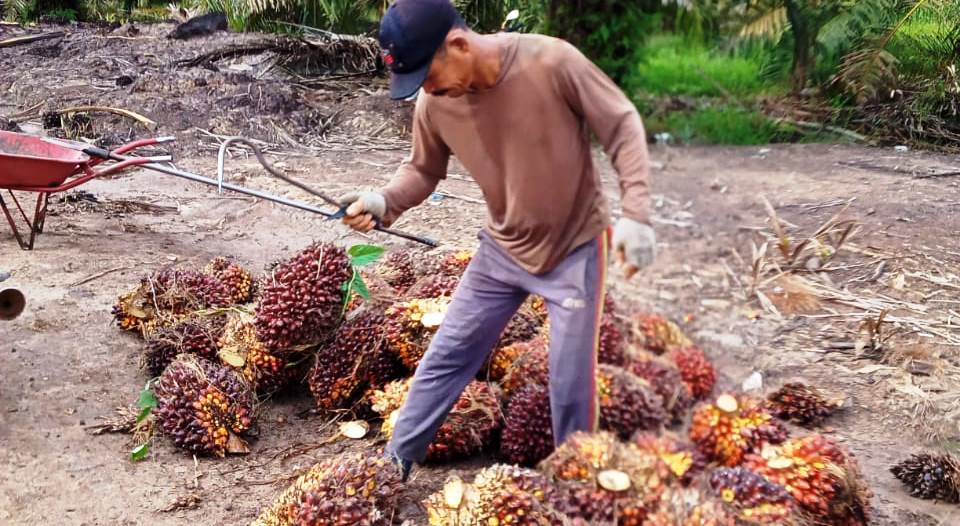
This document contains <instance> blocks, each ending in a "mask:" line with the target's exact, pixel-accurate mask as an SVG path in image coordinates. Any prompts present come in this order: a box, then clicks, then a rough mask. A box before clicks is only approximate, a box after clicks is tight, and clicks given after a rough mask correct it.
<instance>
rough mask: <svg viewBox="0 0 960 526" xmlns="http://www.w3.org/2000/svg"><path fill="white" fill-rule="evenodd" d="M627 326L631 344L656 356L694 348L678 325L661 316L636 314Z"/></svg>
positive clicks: (643, 313)
mask: <svg viewBox="0 0 960 526" xmlns="http://www.w3.org/2000/svg"><path fill="white" fill-rule="evenodd" d="M627 326H628V327H629V335H630V337H629V338H628V339H629V341H630V343H631V344H632V345H634V346H638V347H641V348H643V349H645V350H647V351H650V352H652V353H654V354H664V353H666V352H670V351H672V350H674V349H680V348H684V347H691V346H693V342H692V341H690V338H688V337H687V335H686V334H684V333H683V331H682V330H681V329H680V327H678V326H677V324H675V323H674V322H672V321H670V320H669V319H667V318H665V317H663V316H661V315H659V314H650V313H645V312H641V313H637V314H634V315H632V316H631V317H630V318H629V320H628V321H627Z"/></svg>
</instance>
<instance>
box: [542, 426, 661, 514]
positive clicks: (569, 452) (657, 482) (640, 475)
mask: <svg viewBox="0 0 960 526" xmlns="http://www.w3.org/2000/svg"><path fill="white" fill-rule="evenodd" d="M538 468H539V470H540V471H541V472H543V473H544V474H545V475H546V476H547V477H548V479H549V480H550V481H551V482H552V483H553V484H554V486H555V487H556V490H557V491H556V497H555V502H556V506H557V508H558V509H559V510H560V511H563V512H564V513H565V514H567V515H568V516H569V517H570V518H571V519H574V520H580V521H586V523H587V524H612V523H613V522H612V521H613V520H614V517H617V522H616V524H618V525H623V526H639V525H641V524H644V522H643V521H644V519H645V518H646V516H647V514H648V513H649V512H650V510H652V509H653V506H654V503H655V502H656V501H657V500H658V499H659V497H660V495H661V493H662V492H663V490H664V489H665V487H666V485H667V484H669V483H670V481H671V475H670V473H669V471H668V469H667V468H666V466H665V465H664V464H663V463H661V462H660V460H659V459H658V458H656V456H654V455H652V454H649V453H648V452H645V451H641V450H640V449H638V448H636V447H634V446H632V445H630V444H624V443H623V442H620V441H619V440H618V439H617V437H616V435H614V434H613V433H610V432H606V431H601V432H598V433H585V432H577V433H573V434H572V435H570V436H569V438H567V440H566V441H565V442H564V443H563V444H561V445H560V446H559V447H557V449H556V450H555V451H554V452H553V453H551V454H550V456H548V457H547V458H546V459H544V460H543V461H542V462H540V464H539V466H538Z"/></svg>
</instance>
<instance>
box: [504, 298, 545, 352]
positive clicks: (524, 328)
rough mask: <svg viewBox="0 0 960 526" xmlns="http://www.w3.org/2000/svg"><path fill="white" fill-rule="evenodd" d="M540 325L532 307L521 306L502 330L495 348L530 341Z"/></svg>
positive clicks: (536, 333)
mask: <svg viewBox="0 0 960 526" xmlns="http://www.w3.org/2000/svg"><path fill="white" fill-rule="evenodd" d="M541 325H542V322H541V321H540V318H539V317H538V316H537V314H536V312H534V311H533V309H532V307H530V306H528V305H527V304H523V305H522V306H521V307H520V308H519V309H518V310H517V312H516V313H515V314H514V315H513V317H511V318H510V322H509V323H507V326H506V327H505V328H504V329H503V332H502V333H501V334H500V339H499V340H498V341H497V346H498V347H501V346H505V345H511V344H514V343H520V342H526V341H530V340H532V339H533V338H536V337H537V335H538V333H539V331H540V326H541Z"/></svg>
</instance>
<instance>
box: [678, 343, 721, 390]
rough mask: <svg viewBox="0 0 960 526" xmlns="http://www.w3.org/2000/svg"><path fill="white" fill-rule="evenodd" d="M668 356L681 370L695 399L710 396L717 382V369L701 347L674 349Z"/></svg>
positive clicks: (684, 381) (681, 374)
mask: <svg viewBox="0 0 960 526" xmlns="http://www.w3.org/2000/svg"><path fill="white" fill-rule="evenodd" d="M667 357H668V358H669V359H670V360H672V361H673V363H674V364H675V365H676V366H677V369H679V370H680V378H682V379H683V383H684V384H685V385H686V386H687V389H689V390H690V394H691V395H692V396H693V398H694V399H695V400H703V399H705V398H706V397H708V396H710V393H712V392H713V386H714V385H715V384H716V383H717V371H716V369H715V368H714V367H713V364H712V363H711V362H710V360H709V359H708V358H707V355H706V354H704V353H703V351H702V350H701V349H700V348H699V347H683V348H679V349H674V350H673V351H670V353H669V354H668V355H667Z"/></svg>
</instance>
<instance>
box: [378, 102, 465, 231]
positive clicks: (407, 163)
mask: <svg viewBox="0 0 960 526" xmlns="http://www.w3.org/2000/svg"><path fill="white" fill-rule="evenodd" d="M426 97H427V96H426V95H425V94H422V93H421V94H420V96H419V97H418V98H417V102H416V105H415V108H414V112H413V144H412V146H411V149H410V153H409V154H408V155H407V157H406V158H404V160H403V161H402V162H401V163H400V166H399V168H397V172H396V174H395V175H394V177H393V178H392V179H391V180H390V182H389V183H387V185H386V186H384V187H383V188H382V189H381V193H382V194H383V196H384V198H385V199H386V205H387V206H386V213H385V214H384V217H382V218H381V223H383V225H384V226H390V225H391V224H393V222H394V221H396V220H397V218H398V217H400V215H401V214H403V213H404V212H405V211H407V210H408V209H410V208H413V207H414V206H417V205H419V204H420V203H422V202H423V201H424V200H426V199H427V198H428V197H430V194H431V193H432V192H433V191H434V190H435V189H436V188H437V185H438V184H439V183H440V180H441V179H445V178H446V177H447V165H448V163H449V161H450V148H449V147H448V146H447V145H446V143H444V142H443V139H442V138H441V137H440V135H439V134H438V133H437V132H436V130H435V129H434V127H433V125H432V123H431V122H430V117H429V114H428V112H427V102H428V101H427V99H426Z"/></svg>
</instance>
